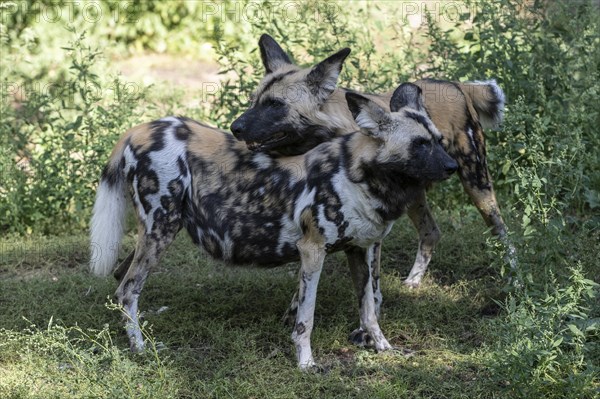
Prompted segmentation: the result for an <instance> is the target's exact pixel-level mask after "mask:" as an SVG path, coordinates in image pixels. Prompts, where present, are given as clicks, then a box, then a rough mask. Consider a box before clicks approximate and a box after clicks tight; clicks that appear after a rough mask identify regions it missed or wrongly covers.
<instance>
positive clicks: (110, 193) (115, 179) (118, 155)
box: [90, 147, 127, 276]
mask: <svg viewBox="0 0 600 399" xmlns="http://www.w3.org/2000/svg"><path fill="white" fill-rule="evenodd" d="M122 157H123V149H122V148H119V147H117V148H115V150H114V151H113V154H112V155H111V158H110V161H109V163H108V164H107V165H106V167H105V168H104V172H103V173H102V178H101V179H100V185H99V186H98V191H97V192H96V202H95V203H94V210H93V216H92V222H91V226H90V240H91V242H90V250H91V257H90V270H91V271H92V273H94V274H96V275H98V276H106V275H108V274H109V273H110V271H111V270H112V268H113V266H114V265H115V263H116V262H117V258H118V256H119V248H120V246H121V239H122V238H123V230H124V225H125V212H126V208H127V207H126V205H127V200H126V196H125V179H124V176H123V173H122V171H121V168H120V167H119V164H120V161H121V159H122Z"/></svg>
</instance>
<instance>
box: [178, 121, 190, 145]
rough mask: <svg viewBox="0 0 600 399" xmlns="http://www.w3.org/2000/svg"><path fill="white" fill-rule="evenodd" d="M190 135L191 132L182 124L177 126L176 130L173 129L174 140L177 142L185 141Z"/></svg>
mask: <svg viewBox="0 0 600 399" xmlns="http://www.w3.org/2000/svg"><path fill="white" fill-rule="evenodd" d="M191 133H192V132H191V131H190V129H189V128H188V127H187V125H186V124H185V123H184V124H183V125H179V126H177V128H176V129H175V138H176V139H177V140H181V141H187V139H188V137H189V136H190V134H191Z"/></svg>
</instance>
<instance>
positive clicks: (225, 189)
mask: <svg viewBox="0 0 600 399" xmlns="http://www.w3.org/2000/svg"><path fill="white" fill-rule="evenodd" d="M346 98H347V104H348V106H349V108H350V110H351V112H352V114H353V115H354V118H355V119H356V121H357V124H358V126H360V127H361V128H362V131H360V132H355V133H352V134H348V135H345V136H342V137H338V138H334V139H332V140H330V141H328V142H325V143H322V144H321V145H319V146H317V147H315V148H313V149H311V150H310V151H308V152H306V153H305V154H303V155H298V156H291V157H278V158H272V157H270V156H268V155H266V154H265V153H261V152H256V153H255V152H251V151H249V150H248V149H247V147H246V145H245V144H244V143H242V142H239V141H237V140H235V138H234V137H233V136H232V135H230V134H228V133H227V132H224V131H220V130H218V129H216V128H212V127H208V126H206V125H203V124H200V123H198V122H195V121H192V120H189V119H185V118H175V117H169V118H165V119H161V120H159V121H156V122H152V123H147V124H143V125H140V126H137V127H134V128H133V129H131V130H129V131H128V132H127V133H125V135H124V136H123V137H122V138H121V140H120V141H119V142H118V143H117V145H116V147H115V149H114V150H113V152H112V154H111V156H110V160H109V162H108V164H107V166H106V167H105V169H104V172H103V175H102V178H101V181H100V186H99V188H98V193H97V199H96V203H95V205H94V215H93V218H92V227H91V242H92V245H93V249H95V251H93V254H92V260H91V262H90V266H91V269H92V271H93V272H94V273H95V274H98V275H106V274H107V273H109V271H110V270H111V269H112V267H113V264H114V262H115V261H116V255H117V251H116V249H117V248H118V243H119V242H120V240H121V237H122V233H123V219H124V214H125V204H126V192H129V193H130V195H131V197H132V202H133V207H134V209H135V211H136V213H137V217H138V222H139V228H138V230H139V234H138V241H137V246H136V249H135V255H134V256H133V259H132V262H131V265H130V266H129V267H128V269H127V271H126V273H124V275H122V278H121V281H120V284H119V287H118V288H117V291H116V296H117V298H118V301H119V302H120V303H121V304H122V305H123V307H124V309H125V312H126V314H127V317H128V322H127V327H126V329H127V334H128V336H129V340H130V345H131V348H132V350H141V349H143V346H144V341H143V337H142V334H141V332H140V328H139V323H138V316H137V312H138V298H139V296H140V294H141V291H142V288H143V285H144V282H145V280H146V277H147V276H148V273H149V272H150V270H151V268H152V267H153V266H155V265H156V264H157V262H158V261H159V258H160V256H161V254H162V253H163V252H164V251H165V249H166V248H167V246H168V245H169V244H170V243H171V242H172V241H173V239H174V238H175V236H176V234H177V233H178V232H179V230H180V229H181V228H182V227H185V228H186V230H187V231H188V233H189V234H190V236H191V237H192V240H193V241H194V242H195V243H196V244H198V245H199V246H202V247H203V248H204V249H205V250H206V251H207V252H208V253H209V254H210V255H212V256H213V257H215V258H217V259H221V260H223V261H226V262H229V263H233V264H248V263H254V264H258V265H265V264H268V265H277V264H284V263H286V262H290V261H295V260H298V259H300V260H301V267H300V274H299V276H300V290H299V293H298V297H299V305H298V312H297V317H296V323H295V326H294V329H293V333H292V338H293V341H294V342H295V345H296V349H297V358H298V365H299V367H301V368H307V367H310V366H312V365H313V364H314V362H313V358H312V353H311V347H310V335H311V331H312V328H313V315H314V308H315V301H316V289H317V283H318V280H319V275H320V272H321V268H322V265H323V259H324V257H325V255H326V254H327V253H331V252H336V251H341V250H343V251H345V253H346V255H347V257H348V263H349V267H350V272H351V273H350V274H351V276H352V280H353V282H354V285H355V288H356V292H357V295H358V297H359V302H360V324H361V327H362V328H363V329H364V330H366V331H367V332H368V334H369V336H370V337H372V339H373V340H374V342H375V348H376V349H377V350H378V351H382V350H387V349H390V348H391V346H390V344H389V343H388V341H387V340H386V339H385V337H384V336H383V334H382V332H381V330H380V328H379V324H378V321H377V316H376V314H375V309H376V307H375V300H374V296H373V289H372V286H373V282H372V273H371V270H370V268H371V261H372V259H373V258H374V256H375V252H376V243H377V242H379V241H381V239H382V238H383V237H385V235H386V234H388V232H389V231H390V229H391V227H392V224H393V222H394V221H395V220H396V219H397V218H398V217H400V215H401V214H402V213H403V212H404V211H405V209H406V207H407V206H408V205H409V204H410V203H411V202H412V201H413V200H414V199H415V197H418V195H419V193H420V192H421V191H422V187H423V186H424V185H427V184H429V182H431V181H437V180H442V179H445V178H447V177H449V176H450V174H452V173H453V172H454V171H455V170H456V169H457V165H456V162H455V161H454V160H453V159H452V158H450V157H449V156H448V155H447V154H446V153H445V151H444V150H443V148H442V146H441V145H440V140H441V135H440V134H439V132H438V131H437V130H436V128H435V127H434V125H433V123H432V122H431V121H430V120H429V118H428V117H427V114H426V113H424V112H423V109H422V106H421V99H420V95H419V90H418V88H417V87H416V86H414V85H411V84H404V85H402V86H400V87H398V89H397V90H396V92H395V93H394V95H393V96H392V99H391V104H390V108H391V110H392V111H393V113H387V112H386V111H384V110H383V108H381V107H379V106H378V105H376V104H375V103H374V102H372V101H370V100H368V99H366V98H364V97H362V96H360V95H358V94H354V93H347V94H346ZM392 194H393V195H392Z"/></svg>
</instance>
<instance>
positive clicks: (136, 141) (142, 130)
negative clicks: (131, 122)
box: [115, 123, 153, 152]
mask: <svg viewBox="0 0 600 399" xmlns="http://www.w3.org/2000/svg"><path fill="white" fill-rule="evenodd" d="M151 134H152V129H151V128H150V123H144V124H143V125H138V126H136V127H134V128H132V129H130V130H129V131H128V132H127V133H125V136H127V137H131V140H130V143H131V145H132V146H134V147H135V149H136V150H138V151H142V152H143V151H147V150H148V149H149V148H150V146H151V145H152V144H153V143H152V137H151V136H150V135H151ZM125 136H124V137H125ZM121 140H122V139H121ZM119 144H120V141H119ZM119 144H117V147H118V146H119ZM117 147H116V148H117ZM116 148H115V149H116Z"/></svg>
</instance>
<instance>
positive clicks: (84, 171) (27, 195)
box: [0, 34, 144, 233]
mask: <svg viewBox="0 0 600 399" xmlns="http://www.w3.org/2000/svg"><path fill="white" fill-rule="evenodd" d="M84 39H85V35H84V34H81V35H75V39H74V40H73V41H72V42H71V43H70V44H69V46H68V47H64V48H63V50H64V53H65V58H66V62H67V63H68V65H69V72H68V74H66V75H64V76H60V77H59V79H57V80H56V81H54V82H53V83H52V84H46V85H36V84H37V83H38V82H36V80H35V78H25V79H22V80H20V81H16V80H15V81H14V82H15V83H12V82H11V83H10V86H9V84H8V83H7V82H9V80H8V78H5V80H4V82H5V83H6V87H10V88H11V89H14V88H16V89H14V92H13V93H10V94H13V95H16V97H17V98H13V99H12V101H14V102H9V101H10V100H11V99H10V98H8V100H9V101H3V104H2V114H3V121H2V124H1V126H0V137H2V138H3V143H2V144H3V146H5V148H8V151H6V150H5V151H4V152H3V153H2V154H1V156H2V158H1V159H2V161H1V165H2V166H3V172H4V173H3V190H2V191H0V216H1V218H2V221H3V224H2V230H3V231H11V232H19V233H24V232H29V233H31V232H32V231H39V232H45V233H57V232H60V231H64V230H67V229H69V230H70V229H83V228H85V226H86V225H87V221H88V218H89V210H90V209H91V206H92V205H93V201H94V187H95V182H96V181H97V179H98V176H99V175H100V172H101V170H102V166H103V164H104V163H105V162H106V160H107V159H108V154H109V153H110V148H111V146H112V145H114V142H116V140H117V139H118V137H119V136H120V135H121V134H122V133H123V132H124V131H125V130H126V129H127V128H129V127H130V126H131V125H132V124H133V123H135V121H139V120H140V118H141V115H142V111H140V106H141V105H142V104H141V101H142V100H143V98H144V91H143V90H141V89H140V88H139V87H138V86H136V85H130V84H128V83H125V82H122V81H121V79H120V78H119V77H118V76H115V77H113V78H110V77H100V76H99V75H98V74H97V71H98V69H99V68H98V66H97V62H98V58H99V56H100V55H101V52H99V51H98V50H95V49H92V48H91V47H89V45H86V44H85V40H84ZM17 82H18V83H17ZM4 100H7V98H6V97H5V98H4ZM15 159H18V163H16V164H15V162H14V160H15ZM4 187H6V188H4ZM58 221H60V223H57V222H58Z"/></svg>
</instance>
